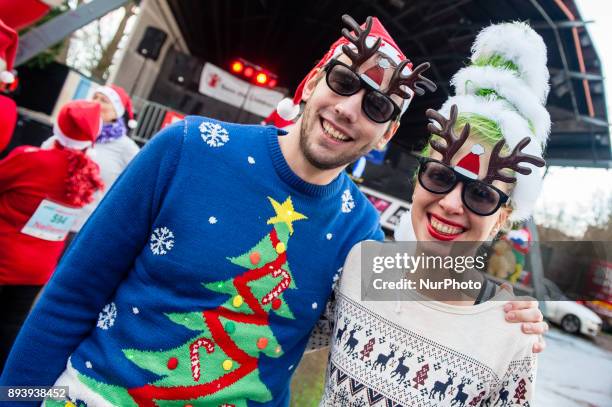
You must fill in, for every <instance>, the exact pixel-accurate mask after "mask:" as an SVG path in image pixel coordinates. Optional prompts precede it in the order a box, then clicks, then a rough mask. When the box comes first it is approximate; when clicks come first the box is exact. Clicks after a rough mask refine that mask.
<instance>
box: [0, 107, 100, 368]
mask: <svg viewBox="0 0 612 407" xmlns="http://www.w3.org/2000/svg"><path fill="white" fill-rule="evenodd" d="M100 125H101V120H100V105H99V104H97V103H93V102H88V101H73V102H70V103H68V104H66V105H65V106H64V107H62V109H61V111H60V113H59V115H58V118H57V122H56V124H55V126H54V129H53V133H54V134H55V136H56V141H55V142H54V145H53V148H51V149H48V150H45V149H40V148H38V147H32V146H21V147H18V148H16V149H14V150H13V151H11V153H10V154H9V155H8V156H7V157H6V158H4V159H3V160H2V161H0V308H1V309H2V313H0V338H1V339H0V342H1V343H0V364H2V365H3V364H4V361H5V359H6V357H7V355H8V352H9V350H10V347H11V344H12V342H13V340H14V338H15V336H16V334H17V331H18V329H19V327H20V326H21V324H22V322H23V320H24V319H25V317H26V315H27V313H28V311H29V309H30V307H31V305H32V302H33V301H34V298H35V297H36V295H37V294H38V292H39V291H40V289H41V287H42V286H43V285H44V284H45V283H46V282H47V280H48V279H49V277H50V276H51V274H52V273H53V270H54V269H55V266H56V264H57V260H58V258H59V255H60V253H61V252H62V248H63V247H64V239H65V237H66V234H67V233H68V231H69V229H70V223H71V222H73V221H74V220H75V219H76V214H77V213H78V210H79V208H81V207H83V206H84V205H86V204H88V203H90V202H91V201H92V199H93V194H94V192H95V191H97V190H100V189H102V188H103V186H104V184H103V182H102V180H101V179H100V176H99V169H98V165H97V164H96V163H94V162H93V161H92V160H91V159H90V158H89V157H88V156H87V155H86V154H85V151H86V150H87V149H89V148H91V147H92V145H93V141H94V140H95V139H96V137H97V135H98V133H99V132H100Z"/></svg>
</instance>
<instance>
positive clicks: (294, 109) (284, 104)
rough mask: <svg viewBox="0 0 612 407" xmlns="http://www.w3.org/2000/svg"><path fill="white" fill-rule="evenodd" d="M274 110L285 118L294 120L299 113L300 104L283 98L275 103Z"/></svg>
mask: <svg viewBox="0 0 612 407" xmlns="http://www.w3.org/2000/svg"><path fill="white" fill-rule="evenodd" d="M276 112H277V113H278V115H279V116H280V117H282V118H283V119H285V120H295V118H296V117H298V115H299V114H300V105H295V104H293V100H292V99H289V98H284V99H283V100H281V101H280V102H278V105H276Z"/></svg>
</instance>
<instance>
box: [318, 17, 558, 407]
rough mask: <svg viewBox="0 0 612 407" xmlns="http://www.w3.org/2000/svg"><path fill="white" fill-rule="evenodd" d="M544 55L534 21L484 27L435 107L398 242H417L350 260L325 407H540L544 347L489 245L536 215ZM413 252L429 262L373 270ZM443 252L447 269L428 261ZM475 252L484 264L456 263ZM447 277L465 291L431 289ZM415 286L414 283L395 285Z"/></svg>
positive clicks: (545, 128)
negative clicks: (361, 404)
mask: <svg viewBox="0 0 612 407" xmlns="http://www.w3.org/2000/svg"><path fill="white" fill-rule="evenodd" d="M546 61H547V57H546V46H545V44H544V41H543V40H542V38H541V37H540V36H539V35H538V34H537V33H536V32H535V31H534V30H533V29H531V28H530V27H529V26H528V25H527V24H525V23H520V22H515V23H503V24H496V25H491V26H489V27H486V28H485V29H483V30H482V31H481V32H480V33H479V34H478V36H477V37H476V41H475V42H474V44H473V46H472V55H471V65H470V66H467V67H465V68H462V69H460V70H459V71H458V72H457V73H456V74H455V75H454V77H453V79H452V85H453V86H454V88H455V91H456V94H455V95H454V96H451V97H450V98H449V99H448V100H447V101H446V102H445V103H444V105H443V106H442V107H441V108H440V109H439V111H436V110H433V109H429V110H428V111H427V113H426V114H427V117H428V118H429V119H430V121H431V123H429V124H428V127H427V128H428V130H429V132H430V133H431V135H432V136H431V138H430V140H429V144H428V147H427V148H426V149H425V150H424V151H423V152H422V154H421V157H420V158H419V162H420V166H419V169H418V171H417V174H416V179H417V180H418V182H417V185H416V186H415V189H414V193H413V196H412V206H411V210H410V212H407V214H406V215H405V216H403V218H402V221H401V222H400V223H399V225H398V228H397V230H396V235H395V237H396V240H397V241H404V242H412V243H411V244H408V243H406V244H404V245H402V246H401V248H397V247H396V248H389V246H387V247H384V245H381V244H378V243H374V242H372V243H371V244H369V243H368V244H366V243H361V244H359V245H357V246H356V247H354V248H353V249H352V250H351V252H350V253H349V255H348V257H347V260H346V262H345V264H344V269H343V274H342V277H341V279H340V282H339V285H338V289H337V295H336V297H337V301H336V303H335V312H332V315H333V318H334V320H335V328H334V330H333V331H332V332H331V333H332V335H331V338H332V341H331V342H332V343H331V352H330V357H329V366H328V370H327V379H326V384H325V394H324V397H323V400H322V402H321V406H339V405H348V404H351V403H353V402H358V400H359V399H361V400H363V399H365V398H366V397H368V398H369V399H370V400H372V399H373V398H374V399H376V400H377V402H379V403H380V404H381V405H403V406H409V405H412V406H414V405H436V406H464V405H470V406H476V405H479V406H480V405H487V406H489V405H502V406H507V405H527V404H528V403H533V399H534V387H535V375H536V357H535V355H534V354H533V353H532V352H533V350H534V348H535V347H536V346H537V347H539V346H541V345H540V344H539V343H538V341H537V336H535V335H525V334H524V333H531V332H534V331H533V329H532V328H533V326H530V325H527V326H524V327H523V332H521V329H520V327H519V326H517V325H515V324H508V323H507V322H506V320H508V321H513V320H515V319H516V314H515V312H516V311H515V310H513V308H514V307H515V306H516V304H512V303H511V302H509V301H511V300H512V298H513V297H512V296H511V295H510V293H509V292H508V291H507V290H503V289H501V288H500V287H498V286H497V285H496V284H494V283H493V282H491V281H489V280H487V279H486V277H485V275H484V264H485V262H484V257H482V256H481V257H480V260H479V257H478V255H477V253H478V252H477V248H478V247H479V246H481V245H482V243H483V242H485V241H488V240H490V239H493V238H494V237H495V236H496V235H497V233H498V231H499V230H500V228H502V227H503V226H504V225H505V224H506V223H507V221H509V220H510V221H520V220H525V219H526V218H528V217H529V216H531V213H532V210H533V207H534V204H535V201H536V199H537V197H538V195H539V193H540V190H541V180H542V175H541V172H540V171H539V167H543V166H544V165H545V162H544V160H543V159H542V156H543V152H544V148H545V145H546V141H547V138H548V134H549V132H550V116H549V114H548V112H547V110H546V108H545V106H544V105H545V101H546V97H547V94H548V90H549V85H548V79H549V74H548V69H547V67H546ZM403 251H404V252H405V253H404V254H410V255H411V256H412V258H413V259H417V260H421V264H420V265H415V263H412V264H411V265H410V264H409V265H408V266H406V265H403V266H394V267H398V268H399V270H398V269H394V268H393V267H392V268H391V270H387V271H383V272H382V273H383V274H371V272H368V270H367V269H364V271H363V273H362V265H363V264H370V261H371V259H372V258H374V259H376V258H377V257H381V258H384V257H386V256H393V255H394V254H396V253H402V252H403ZM365 253H368V257H366V255H365ZM457 254H459V256H457ZM436 258H444V259H445V260H444V266H442V263H438V264H437V265H436V264H435V263H432V264H434V265H429V264H430V263H429V261H430V260H431V259H434V260H435V259H436ZM469 258H471V259H472V264H473V265H476V266H470V267H466V266H464V265H465V264H467V263H459V262H456V263H455V262H454V261H453V260H458V261H463V260H465V261H466V262H467V260H466V259H469ZM448 259H450V260H451V262H450V263H449V264H450V265H448V266H447V265H446V264H447V263H446V262H447V261H448ZM391 260H393V257H391ZM425 260H427V264H428V265H427V266H424V265H423V264H425V263H424V262H425ZM362 261H363V263H362ZM479 262H480V263H479ZM453 264H455V265H453ZM478 264H480V265H479V266H478ZM457 265H459V266H457ZM364 267H365V266H364ZM474 267H478V268H480V271H476V270H474V269H473V268H474ZM394 270H398V272H397V273H396V272H395V271H394ZM378 272H380V270H379V271H376V270H375V271H374V273H378ZM384 273H388V274H384ZM445 279H451V280H452V282H454V283H457V286H459V284H460V283H463V284H464V286H462V287H461V288H460V289H457V288H456V289H452V290H451V289H450V288H447V289H446V290H444V289H442V290H436V289H434V288H431V282H432V281H434V282H441V281H443V282H445V283H446V281H445ZM377 281H378V282H377ZM404 281H409V282H410V283H412V284H411V285H410V284H409V283H408V282H406V283H405V284H404V285H401V284H400V285H399V287H400V288H398V284H396V285H393V286H389V285H388V286H386V288H385V286H384V285H383V282H385V283H386V282H392V283H401V282H404ZM447 287H449V285H447ZM452 287H455V286H452ZM534 302H535V301H534ZM504 312H507V314H506V320H505V319H504V318H503V315H504Z"/></svg>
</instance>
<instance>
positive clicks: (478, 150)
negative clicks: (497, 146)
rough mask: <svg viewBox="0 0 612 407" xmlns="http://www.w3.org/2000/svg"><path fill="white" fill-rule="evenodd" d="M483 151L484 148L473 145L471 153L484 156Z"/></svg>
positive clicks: (479, 145)
mask: <svg viewBox="0 0 612 407" xmlns="http://www.w3.org/2000/svg"><path fill="white" fill-rule="evenodd" d="M484 151H485V150H484V147H483V146H482V145H481V144H474V145H473V146H472V153H474V154H476V155H482V154H484Z"/></svg>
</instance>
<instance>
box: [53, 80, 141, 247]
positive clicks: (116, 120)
mask: <svg viewBox="0 0 612 407" xmlns="http://www.w3.org/2000/svg"><path fill="white" fill-rule="evenodd" d="M92 100H93V101H95V102H98V103H99V104H100V107H101V117H102V122H103V125H102V131H101V132H100V135H99V136H98V138H97V139H96V142H95V144H94V148H93V149H92V154H91V159H92V160H93V161H95V162H96V163H97V164H98V165H99V166H100V176H101V177H102V180H103V181H104V185H105V188H104V191H98V192H97V193H96V195H95V197H94V201H93V202H92V203H90V204H89V205H87V206H85V207H83V209H82V210H81V213H80V215H79V217H78V218H77V220H76V222H75V223H74V225H73V226H72V233H71V236H70V237H69V238H68V240H71V238H72V237H73V236H74V234H76V233H77V232H78V231H79V230H81V228H82V227H83V225H84V224H85V222H86V221H87V219H88V218H89V216H90V215H91V214H92V213H93V211H94V210H95V209H96V208H97V207H98V204H99V203H100V201H101V200H102V198H103V197H104V194H105V193H106V192H107V191H108V190H109V189H110V187H111V185H112V184H113V183H114V182H115V180H116V179H117V177H119V175H120V174H121V173H122V172H123V170H124V169H125V167H127V165H128V164H129V162H130V161H131V160H132V158H134V156H135V155H136V154H138V151H139V150H140V148H139V147H138V145H137V144H136V143H135V142H134V140H132V139H131V138H130V137H129V136H128V127H133V125H134V124H135V122H134V113H133V111H132V101H131V100H130V98H129V96H128V94H127V93H126V92H125V90H124V89H123V88H121V87H119V86H116V85H110V86H101V87H99V88H98V89H96V92H95V93H94V95H93V97H92ZM54 138H55V136H53V137H51V138H49V139H47V140H46V141H45V142H44V143H43V144H42V147H43V148H51V146H53V142H54Z"/></svg>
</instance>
